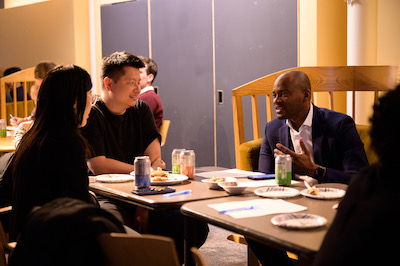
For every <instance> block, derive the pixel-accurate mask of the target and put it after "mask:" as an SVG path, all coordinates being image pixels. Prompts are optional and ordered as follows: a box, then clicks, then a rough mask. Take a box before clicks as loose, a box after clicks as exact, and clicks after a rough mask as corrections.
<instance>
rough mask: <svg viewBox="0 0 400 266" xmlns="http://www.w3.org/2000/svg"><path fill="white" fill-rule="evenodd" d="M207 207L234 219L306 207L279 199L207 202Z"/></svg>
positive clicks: (305, 208)
mask: <svg viewBox="0 0 400 266" xmlns="http://www.w3.org/2000/svg"><path fill="white" fill-rule="evenodd" d="M208 207H210V208H213V209H214V210H216V211H218V212H222V213H221V215H222V214H223V213H224V214H227V215H229V216H231V217H232V218H235V219H239V218H249V217H258V216H263V215H269V214H276V213H290V212H299V211H304V210H307V207H304V206H301V205H298V204H294V203H291V202H287V201H284V200H281V199H255V200H247V201H232V202H226V203H218V204H209V205H208Z"/></svg>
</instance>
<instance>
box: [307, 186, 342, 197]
mask: <svg viewBox="0 0 400 266" xmlns="http://www.w3.org/2000/svg"><path fill="white" fill-rule="evenodd" d="M300 194H301V195H303V196H306V197H309V198H313V199H339V198H342V197H343V196H344V194H346V191H344V190H343V189H339V188H330V187H318V195H311V194H310V192H309V190H308V189H304V190H302V191H301V192H300Z"/></svg>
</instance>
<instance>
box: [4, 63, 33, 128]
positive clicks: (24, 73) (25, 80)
mask: <svg viewBox="0 0 400 266" xmlns="http://www.w3.org/2000/svg"><path fill="white" fill-rule="evenodd" d="M34 70H35V68H34V67H31V68H27V69H23V70H21V71H18V72H15V73H13V74H11V75H8V76H6V77H2V78H0V117H1V119H6V120H7V121H9V114H12V115H14V116H18V117H27V116H29V115H30V114H31V112H32V110H33V108H34V107H35V104H34V102H33V100H28V98H27V95H28V93H29V90H30V87H31V86H32V85H33V84H35V76H34ZM18 82H21V84H22V86H23V88H24V100H23V101H20V102H17V96H16V95H17V91H16V90H17V86H16V85H17V83H18ZM6 83H12V84H13V95H14V96H15V97H13V102H10V103H6Z"/></svg>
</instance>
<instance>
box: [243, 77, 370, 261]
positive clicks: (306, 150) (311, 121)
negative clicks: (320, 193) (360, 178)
mask: <svg viewBox="0 0 400 266" xmlns="http://www.w3.org/2000/svg"><path fill="white" fill-rule="evenodd" d="M273 96H274V105H275V110H276V114H277V118H276V119H273V120H272V121H271V122H269V123H267V125H266V126H265V138H264V139H263V142H262V145H261V150H260V158H259V171H260V172H264V173H273V172H274V171H275V158H274V157H275V156H276V155H277V154H289V155H290V156H291V158H292V161H293V174H296V176H299V178H301V179H305V180H307V182H309V183H310V185H314V184H315V183H318V182H335V183H346V184H347V183H348V182H349V181H350V180H351V178H352V176H354V175H355V174H357V173H358V172H359V171H360V169H361V168H363V167H365V166H367V165H368V160H367V156H366V154H365V151H364V144H363V143H362V141H361V139H360V137H359V135H358V133H357V130H356V127H355V124H354V121H353V119H352V118H351V117H349V116H347V115H345V114H341V113H337V112H334V111H331V110H327V109H324V108H318V107H316V106H315V105H313V104H312V103H311V84H310V80H309V78H308V76H307V75H306V74H305V73H304V72H302V71H289V72H286V73H284V74H282V75H281V76H279V77H278V78H277V79H276V81H275V83H274V87H273ZM246 240H247V242H248V244H249V246H250V247H251V249H252V250H253V251H254V253H255V255H256V256H257V258H258V259H259V261H260V262H261V264H262V265H291V264H292V263H291V261H290V260H289V258H288V256H287V255H286V252H285V251H281V250H277V249H274V248H272V247H269V246H266V245H262V244H260V243H258V242H256V241H253V240H251V239H246Z"/></svg>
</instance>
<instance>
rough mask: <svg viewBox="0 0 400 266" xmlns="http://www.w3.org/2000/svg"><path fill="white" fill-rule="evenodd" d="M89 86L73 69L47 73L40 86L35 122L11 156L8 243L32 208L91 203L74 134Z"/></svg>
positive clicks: (80, 142)
mask: <svg viewBox="0 0 400 266" xmlns="http://www.w3.org/2000/svg"><path fill="white" fill-rule="evenodd" d="M91 87H92V83H91V80H90V76H89V74H88V73H87V72H86V71H85V70H83V69H82V68H80V67H78V66H74V65H68V66H60V67H57V68H55V69H53V70H52V71H51V72H50V73H49V74H48V76H47V78H46V79H45V80H44V81H43V84H42V86H41V88H40V91H39V95H38V102H37V110H36V116H35V122H34V124H33V126H32V128H31V129H30V130H29V131H28V132H27V133H26V134H25V135H24V137H23V138H22V140H21V142H20V145H19V146H18V148H17V150H16V152H15V158H14V163H13V176H14V192H13V199H12V206H13V211H12V216H11V223H10V224H11V225H10V226H11V237H12V239H16V237H17V236H18V234H19V233H20V232H21V229H22V228H23V226H24V224H25V223H26V220H27V217H28V215H29V213H30V211H31V210H32V208H33V207H35V206H41V205H43V204H45V203H47V202H50V201H51V200H53V199H56V198H59V197H70V198H75V199H80V200H83V201H85V202H94V201H93V198H92V197H91V195H90V194H89V190H88V174H87V165H86V153H87V148H86V142H85V140H84V138H83V137H81V135H80V132H79V130H78V128H79V127H81V126H84V125H85V124H86V120H87V118H88V115H89V111H90V107H91Z"/></svg>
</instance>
